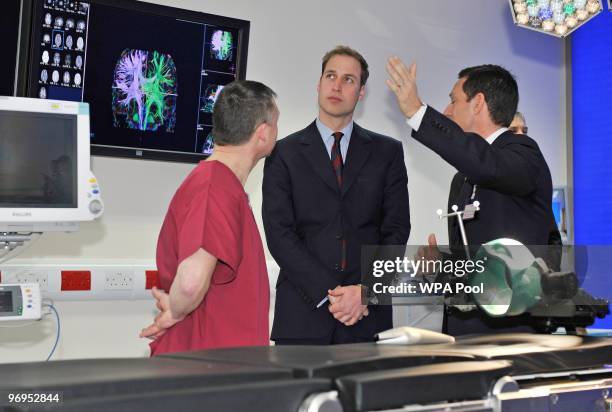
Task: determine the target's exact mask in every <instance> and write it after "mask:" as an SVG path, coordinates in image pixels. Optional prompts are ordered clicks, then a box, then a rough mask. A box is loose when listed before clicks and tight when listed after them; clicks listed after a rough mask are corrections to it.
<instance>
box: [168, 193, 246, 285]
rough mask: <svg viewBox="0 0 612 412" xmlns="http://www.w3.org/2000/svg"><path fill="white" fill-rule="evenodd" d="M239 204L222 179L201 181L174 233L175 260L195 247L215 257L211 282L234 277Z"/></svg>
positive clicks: (238, 242) (239, 236) (238, 256)
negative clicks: (177, 247)
mask: <svg viewBox="0 0 612 412" xmlns="http://www.w3.org/2000/svg"><path fill="white" fill-rule="evenodd" d="M240 209H241V205H240V202H239V201H238V198H237V197H236V196H235V195H234V196H232V193H230V192H229V191H228V190H227V189H226V188H224V187H223V184H222V182H218V183H217V184H209V183H207V184H205V185H204V187H202V188H201V189H200V190H198V191H197V194H196V195H195V196H194V197H193V199H192V200H191V202H190V204H189V206H188V208H187V214H186V216H185V220H184V223H183V227H182V228H180V230H179V233H178V245H179V249H178V252H179V256H178V261H179V263H180V262H182V261H183V260H184V259H185V258H187V257H189V256H191V255H192V254H194V253H195V252H196V251H197V250H198V249H199V248H202V249H204V250H206V251H207V252H208V253H210V254H211V255H213V256H215V257H216V258H217V259H218V262H217V266H216V267H215V271H214V272H213V276H212V279H211V282H212V283H213V284H223V283H228V282H231V281H232V280H234V278H235V277H236V272H237V270H238V265H239V264H240V260H241V259H242V254H241V247H240V245H241V239H242V225H241V215H242V214H241V213H240Z"/></svg>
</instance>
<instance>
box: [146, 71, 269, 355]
mask: <svg viewBox="0 0 612 412" xmlns="http://www.w3.org/2000/svg"><path fill="white" fill-rule="evenodd" d="M275 96H276V95H275V93H274V92H273V91H272V90H271V89H269V88H268V87H267V86H265V85H263V84H261V83H258V82H254V81H235V82H233V83H230V84H229V85H227V86H226V87H225V88H224V89H223V91H222V92H221V93H220V95H219V97H218V99H217V101H216V104H215V107H214V112H213V131H212V134H213V136H214V139H215V149H214V153H213V154H212V155H211V156H210V157H209V158H208V159H207V160H205V161H202V162H200V164H199V165H198V166H197V167H196V168H195V169H194V170H193V171H192V172H191V173H190V174H189V176H187V178H186V179H185V181H184V182H183V183H182V184H181V185H180V187H179V188H178V190H177V191H176V194H175V195H174V197H173V198H172V201H171V203H170V207H169V208H168V213H167V214H166V218H165V220H164V223H163V226H162V228H161V232H160V234H159V240H158V243H157V267H158V269H159V277H160V282H161V289H154V290H153V296H154V297H155V299H156V303H157V308H158V309H159V310H160V312H159V314H158V315H157V316H156V317H155V320H154V322H153V323H152V324H151V325H149V326H148V327H146V328H145V329H143V330H142V331H141V333H140V336H141V337H148V338H152V339H154V340H153V342H152V343H151V345H150V346H151V355H159V354H162V353H168V352H181V351H193V350H199V349H208V348H218V347H231V346H248V345H268V343H269V340H268V310H269V301H270V289H269V285H268V272H267V269H266V261H265V256H264V251H263V246H262V242H261V238H260V235H259V231H258V229H257V225H256V223H255V219H254V217H253V212H252V211H251V207H250V205H249V198H248V196H247V194H246V193H245V191H244V188H243V186H244V184H245V182H246V180H247V177H248V175H249V173H250V172H251V170H252V169H253V167H255V165H256V164H257V162H258V161H259V160H260V159H262V158H263V157H265V156H267V155H268V154H270V152H271V151H272V149H273V148H274V144H275V142H276V137H277V133H278V127H277V123H278V116H279V111H278V109H277V107H276V102H275Z"/></svg>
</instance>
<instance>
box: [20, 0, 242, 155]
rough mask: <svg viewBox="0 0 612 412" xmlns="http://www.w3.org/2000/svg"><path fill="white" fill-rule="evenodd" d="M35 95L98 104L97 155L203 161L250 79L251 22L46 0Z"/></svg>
mask: <svg viewBox="0 0 612 412" xmlns="http://www.w3.org/2000/svg"><path fill="white" fill-rule="evenodd" d="M32 24H33V31H32V47H31V51H30V54H31V58H30V62H31V64H30V73H29V83H28V84H29V86H28V94H29V96H31V97H39V98H47V99H56V100H72V101H83V102H87V103H89V104H90V115H91V144H92V154H101V155H113V156H127V157H138V158H149V159H161V160H177V161H193V162H197V161H199V160H202V159H203V158H205V157H206V156H208V155H210V154H211V153H212V149H213V147H214V138H213V136H212V134H211V131H212V108H213V106H214V103H215V101H216V98H217V96H218V94H219V92H220V91H221V89H222V88H223V86H224V85H226V84H228V83H230V82H231V81H233V80H235V79H243V78H244V75H245V73H246V54H247V43H248V31H249V22H247V21H243V20H237V19H230V18H226V17H221V16H214V15H210V14H205V13H199V12H193V11H188V10H182V9H175V8H171V7H165V6H159V5H154V4H150V3H144V2H138V1H127V0H125V1H112V0H96V1H76V0H75V1H70V0H63V1H58V0H37V2H36V5H35V7H34V14H33V23H32Z"/></svg>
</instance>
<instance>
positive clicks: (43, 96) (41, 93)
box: [38, 87, 47, 99]
mask: <svg viewBox="0 0 612 412" xmlns="http://www.w3.org/2000/svg"><path fill="white" fill-rule="evenodd" d="M38 97H40V98H41V99H46V98H47V89H46V88H45V87H41V88H40V90H39V91H38Z"/></svg>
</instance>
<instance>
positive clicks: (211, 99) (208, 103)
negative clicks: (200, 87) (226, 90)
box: [200, 84, 223, 113]
mask: <svg viewBox="0 0 612 412" xmlns="http://www.w3.org/2000/svg"><path fill="white" fill-rule="evenodd" d="M221 90H223V86H222V85H218V84H211V85H209V86H208V87H207V88H206V91H205V92H204V95H203V96H202V107H201V108H200V110H201V111H203V112H204V113H212V112H213V108H214V107H215V103H216V102H217V97H219V93H221Z"/></svg>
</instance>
